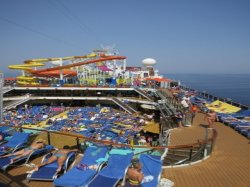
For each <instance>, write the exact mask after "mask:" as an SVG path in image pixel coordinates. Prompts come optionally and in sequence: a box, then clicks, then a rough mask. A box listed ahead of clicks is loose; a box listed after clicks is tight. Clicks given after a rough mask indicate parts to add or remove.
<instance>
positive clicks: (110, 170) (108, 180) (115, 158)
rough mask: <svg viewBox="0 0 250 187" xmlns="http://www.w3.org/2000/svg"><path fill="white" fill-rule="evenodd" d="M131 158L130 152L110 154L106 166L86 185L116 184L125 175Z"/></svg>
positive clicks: (90, 186)
mask: <svg viewBox="0 0 250 187" xmlns="http://www.w3.org/2000/svg"><path fill="white" fill-rule="evenodd" d="M132 158H133V153H132V152H131V153H128V154H110V157H109V160H108V163H107V166H106V167H105V168H103V169H102V170H101V171H100V172H99V173H98V175H97V176H96V177H95V178H94V179H93V180H91V181H90V183H89V184H88V185H87V186H88V187H97V186H101V187H112V186H116V185H117V184H118V182H119V181H120V179H122V178H123V176H124V175H125V173H126V170H127V168H128V167H129V165H130V164H131V160H132Z"/></svg>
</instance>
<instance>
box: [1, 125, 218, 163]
mask: <svg viewBox="0 0 250 187" xmlns="http://www.w3.org/2000/svg"><path fill="white" fill-rule="evenodd" d="M0 126H6V125H0ZM11 128H15V129H16V130H18V131H23V130H33V131H36V132H40V133H38V134H39V136H42V137H43V138H45V139H47V143H48V144H51V145H53V146H55V147H57V146H59V144H63V143H62V142H60V141H59V137H61V139H62V140H63V142H64V143H65V142H67V144H68V145H70V146H75V147H77V148H79V149H80V150H81V149H82V147H81V145H82V143H83V142H86V141H87V142H92V143H95V144H102V145H106V146H113V147H120V148H121V147H127V148H131V149H135V148H143V149H145V148H146V149H148V150H146V152H151V153H152V152H153V151H158V152H161V153H162V154H163V153H164V152H165V151H166V149H167V150H168V152H169V151H171V150H183V149H186V150H188V154H187V156H186V158H184V159H182V160H179V161H177V162H175V163H174V164H173V165H181V164H186V163H190V162H194V161H197V160H202V159H204V158H205V157H207V156H208V155H210V154H211V153H212V150H213V147H214V144H215V140H216V137H217V131H216V130H215V129H207V130H206V131H207V132H208V130H212V136H211V137H208V136H207V135H206V138H205V139H203V140H199V141H197V142H196V143H193V144H186V145H172V146H169V145H168V146H148V145H129V144H120V143H114V142H112V141H110V140H96V139H93V138H88V137H85V136H83V135H81V134H74V133H66V132H57V131H49V130H45V129H36V128H24V127H11ZM66 137H67V138H70V139H68V140H67V141H65V139H66ZM64 145H65V144H64ZM194 150H196V152H195V153H194V154H193V151H194ZM164 159H168V155H166V157H165V158H164ZM163 166H164V161H163ZM165 166H166V165H165Z"/></svg>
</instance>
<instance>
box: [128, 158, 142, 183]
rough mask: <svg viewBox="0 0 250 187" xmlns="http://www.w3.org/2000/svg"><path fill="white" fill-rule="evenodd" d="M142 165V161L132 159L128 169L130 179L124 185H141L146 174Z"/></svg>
mask: <svg viewBox="0 0 250 187" xmlns="http://www.w3.org/2000/svg"><path fill="white" fill-rule="evenodd" d="M141 169H142V165H141V163H140V162H134V163H133V161H132V166H131V167H130V168H129V169H128V171H127V178H128V181H127V182H126V183H125V186H124V187H140V186H141V182H142V180H143V178H144V175H143V173H142V171H141Z"/></svg>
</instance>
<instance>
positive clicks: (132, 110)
mask: <svg viewBox="0 0 250 187" xmlns="http://www.w3.org/2000/svg"><path fill="white" fill-rule="evenodd" d="M112 101H113V102H114V103H116V104H117V105H119V106H120V107H121V108H123V109H124V110H125V111H127V112H128V113H130V114H133V113H136V112H137V111H136V110H135V109H133V108H132V107H130V106H129V105H127V104H125V103H123V102H122V101H120V99H117V98H115V97H113V98H112Z"/></svg>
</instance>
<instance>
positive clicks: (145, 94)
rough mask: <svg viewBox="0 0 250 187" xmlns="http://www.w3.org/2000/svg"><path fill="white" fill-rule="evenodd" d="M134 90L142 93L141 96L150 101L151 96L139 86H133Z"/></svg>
mask: <svg viewBox="0 0 250 187" xmlns="http://www.w3.org/2000/svg"><path fill="white" fill-rule="evenodd" d="M134 90H135V91H136V92H137V93H139V94H140V95H142V96H143V97H145V98H146V99H148V100H149V101H152V98H150V97H149V96H148V95H147V93H146V92H144V91H142V90H141V89H139V88H134Z"/></svg>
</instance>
